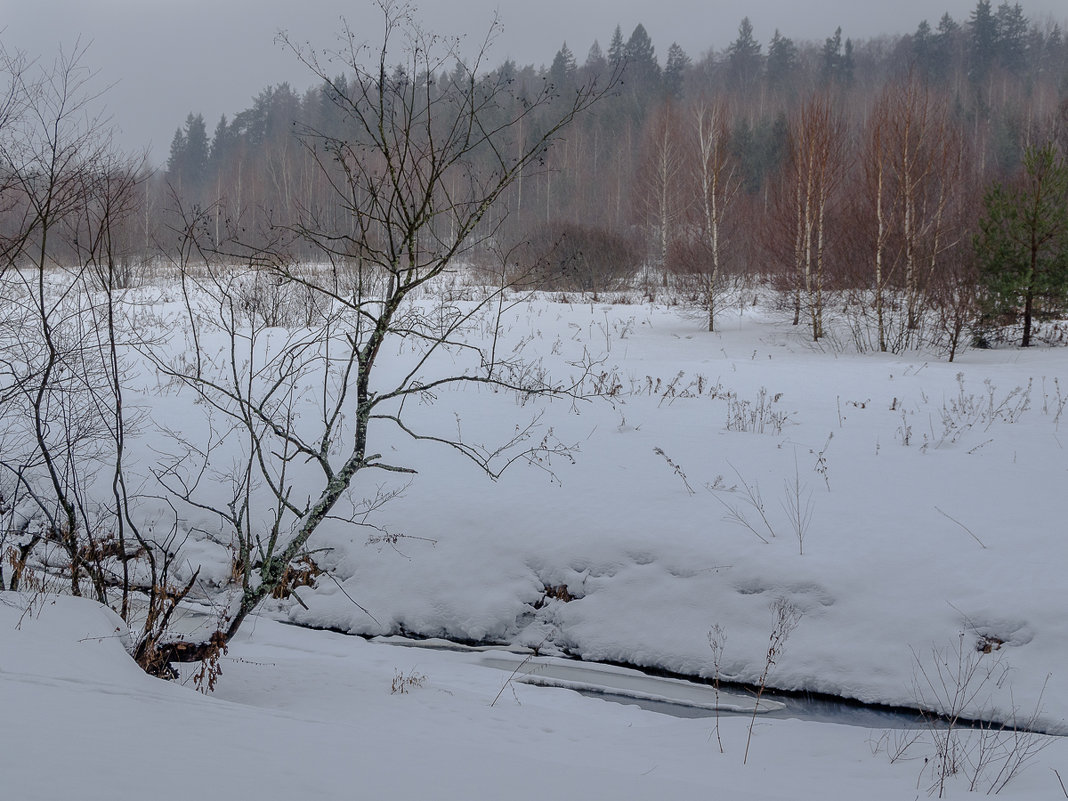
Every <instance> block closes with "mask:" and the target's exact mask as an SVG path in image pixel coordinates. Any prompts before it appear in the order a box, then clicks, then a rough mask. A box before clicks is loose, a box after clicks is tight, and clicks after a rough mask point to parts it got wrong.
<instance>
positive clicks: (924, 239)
mask: <svg viewBox="0 0 1068 801" xmlns="http://www.w3.org/2000/svg"><path fill="white" fill-rule="evenodd" d="M961 162H962V148H961V136H960V134H959V132H958V131H957V130H956V129H955V128H954V127H953V126H952V125H950V122H949V115H948V109H947V104H946V101H945V100H944V98H942V97H939V96H936V95H934V94H932V93H931V92H930V91H929V90H928V89H927V87H926V86H925V85H924V84H922V83H921V82H920V81H919V79H918V78H916V77H915V75H910V76H909V77H908V78H907V79H906V80H905V81H904V82H903V83H900V84H896V85H891V86H888V87H887V88H886V90H884V92H883V94H882V96H881V97H880V98H879V100H878V101H877V102H876V105H875V108H874V109H873V111H872V115H871V117H870V119H869V124H868V148H867V155H866V158H865V170H866V173H867V176H868V184H869V192H870V194H871V195H872V196H873V198H874V214H875V220H876V228H877V233H876V239H875V253H874V272H875V280H874V290H875V306H876V321H877V326H878V340H879V349H880V350H883V351H885V350H887V349H888V348H891V347H892V348H893V349H894V350H898V349H900V348H904V347H908V345H909V343H910V342H911V340H912V338H913V336H914V334H915V332H916V331H917V330H918V329H919V328H920V322H921V318H922V316H923V312H924V307H925V293H926V292H927V287H928V282H929V280H930V278H931V276H932V275H933V274H934V272H935V269H936V266H937V264H938V260H939V257H940V256H941V255H942V253H943V252H944V251H945V250H946V249H947V248H948V247H952V246H954V245H956V244H958V243H959V242H958V239H957V238H956V237H953V236H950V235H948V232H947V224H948V222H949V220H950V215H949V214H948V211H947V210H948V207H949V204H950V201H951V200H952V199H953V196H954V193H953V190H954V189H955V188H957V187H959V185H960V184H959V180H958V179H959V177H960V174H961ZM897 272H900V275H898V276H896V280H895V273H897ZM895 285H896V286H898V287H900V289H901V290H902V291H903V292H904V309H905V319H904V320H903V321H902V323H903V325H902V327H901V330H900V331H899V332H897V333H896V334H895V335H894V341H893V342H890V334H889V331H888V321H887V319H886V297H885V293H886V290H887V289H888V288H889V287H892V286H895Z"/></svg>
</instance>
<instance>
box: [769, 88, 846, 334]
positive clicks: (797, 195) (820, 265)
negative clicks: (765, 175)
mask: <svg viewBox="0 0 1068 801" xmlns="http://www.w3.org/2000/svg"><path fill="white" fill-rule="evenodd" d="M845 139H846V136H845V122H844V121H843V119H842V117H841V115H840V114H839V113H838V112H837V111H836V110H835V109H834V107H833V105H832V103H831V100H830V99H829V98H828V97H826V96H824V95H814V96H813V97H811V98H809V99H808V100H806V101H805V102H804V103H802V104H801V106H800V108H799V110H798V112H797V114H796V115H795V117H794V119H793V121H792V124H791V126H790V137H789V164H788V167H787V175H786V182H785V186H784V189H783V191H784V192H785V193H787V197H786V200H787V207H788V208H789V209H790V211H791V216H792V218H793V220H792V225H791V228H792V233H793V239H794V259H793V261H794V264H793V267H794V277H793V284H794V286H793V294H794V321H793V322H794V325H797V324H799V322H800V319H801V311H802V308H803V305H805V304H803V303H802V297H803V296H804V298H805V300H806V304H807V308H808V312H809V317H810V321H811V326H812V338H813V340H819V339H821V338H822V337H823V302H824V301H823V289H824V266H825V254H826V248H827V236H828V230H827V221H828V219H827V218H828V211H829V206H830V203H831V201H832V199H833V197H834V193H835V191H836V189H837V188H838V185H839V183H840V181H841V179H842V177H843V176H844V174H845V171H846V169H845V168H846V152H845Z"/></svg>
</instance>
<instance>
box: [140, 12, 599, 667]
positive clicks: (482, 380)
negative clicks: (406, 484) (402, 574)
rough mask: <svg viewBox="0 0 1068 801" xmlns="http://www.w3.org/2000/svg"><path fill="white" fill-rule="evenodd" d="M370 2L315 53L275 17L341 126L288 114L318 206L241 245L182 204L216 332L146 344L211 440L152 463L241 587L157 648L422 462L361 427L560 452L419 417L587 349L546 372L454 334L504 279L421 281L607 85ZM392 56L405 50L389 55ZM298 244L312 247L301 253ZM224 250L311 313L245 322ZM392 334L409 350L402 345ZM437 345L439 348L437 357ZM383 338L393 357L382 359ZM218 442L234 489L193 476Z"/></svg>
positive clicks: (539, 388)
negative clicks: (526, 87) (470, 389)
mask: <svg viewBox="0 0 1068 801" xmlns="http://www.w3.org/2000/svg"><path fill="white" fill-rule="evenodd" d="M380 8H381V10H382V12H383V19H384V27H383V34H382V38H381V40H380V42H379V44H378V45H377V46H369V45H365V44H361V43H360V42H359V41H358V40H357V38H356V35H355V34H354V33H353V32H352V31H351V30H350V29H348V28H347V27H346V28H343V29H342V31H341V34H340V37H339V40H340V46H339V47H338V48H337V49H336V50H334V51H331V52H328V53H327V54H326V55H319V54H317V52H316V51H313V50H311V49H309V48H306V47H302V46H300V45H297V44H295V43H293V42H291V41H290V40H289V39H288V38H285V37H283V42H284V43H285V44H286V45H287V46H288V47H289V48H290V50H291V51H292V52H293V53H294V55H295V56H296V57H297V58H298V59H299V60H300V61H301V62H302V63H303V64H304V65H305V66H306V67H308V69H309V70H310V71H311V73H312V74H313V75H314V76H315V77H316V79H317V80H319V81H321V82H322V85H323V86H324V87H325V89H324V91H326V92H327V93H328V95H329V98H330V100H331V101H332V102H333V103H334V105H335V106H336V109H337V111H338V112H339V113H340V114H341V116H342V118H343V119H344V121H345V124H344V125H343V126H340V129H341V130H342V131H343V133H338V132H337V131H334V130H331V131H325V130H318V129H315V128H311V127H304V128H302V129H301V130H300V131H299V142H300V143H301V145H302V146H303V147H304V149H305V151H306V152H307V153H308V154H309V155H310V157H311V158H312V159H314V161H315V164H316V165H317V169H318V170H319V171H320V173H321V175H322V178H323V181H324V183H325V184H326V185H327V186H328V187H329V189H330V192H331V195H332V197H331V201H330V202H331V207H330V208H324V207H323V206H322V205H321V204H317V205H315V206H304V207H301V208H299V209H298V212H297V217H296V219H295V221H293V222H284V221H283V222H276V223H273V224H269V225H268V228H267V231H268V232H269V233H270V234H271V236H273V237H274V238H273V240H272V244H271V245H270V247H246V246H243V245H242V244H241V242H240V237H237V238H234V239H231V240H229V241H227V242H221V243H220V242H214V241H212V239H211V236H210V232H211V227H212V224H211V223H212V221H211V218H210V215H207V214H204V213H201V214H200V215H199V216H198V215H197V214H192V215H189V220H188V227H187V229H186V237H185V240H186V242H188V243H190V244H189V248H188V249H187V250H186V251H185V252H187V253H189V254H190V255H193V256H195V257H196V261H198V262H201V263H200V264H198V265H197V269H196V270H195V271H194V270H192V269H186V270H184V271H183V282H184V283H183V285H184V286H185V287H186V290H185V291H186V298H187V311H186V316H187V320H188V323H187V325H188V327H189V332H190V335H191V336H192V337H193V341H194V342H195V343H200V344H201V345H203V343H206V342H208V341H213V342H215V343H219V342H221V343H223V344H222V346H221V347H215V348H211V347H200V348H198V351H197V356H196V359H195V360H194V362H193V363H189V362H188V361H187V360H183V359H178V360H175V359H173V358H171V357H170V356H169V355H168V354H166V353H164V352H162V351H159V350H154V351H152V352H151V354H150V355H151V356H152V358H154V359H155V361H156V363H157V364H158V366H159V367H160V368H161V369H163V370H164V371H166V372H167V373H168V374H169V375H170V376H171V377H172V378H173V379H175V380H176V381H178V382H179V383H180V384H181V385H182V386H184V387H185V389H186V390H188V391H191V392H192V393H193V394H194V396H195V397H197V398H199V399H200V400H201V402H202V405H203V407H204V408H205V409H207V410H210V412H211V414H212V415H213V416H214V419H215V420H216V421H217V424H214V428H213V429H212V430H213V431H214V432H215V433H214V434H213V438H212V441H211V442H208V443H201V444H200V445H198V446H197V448H196V450H195V452H194V451H192V450H191V451H189V452H188V453H187V454H186V456H185V457H184V458H181V459H179V460H177V461H175V462H174V463H172V464H171V465H169V466H168V467H167V468H166V469H165V470H164V471H163V472H162V473H161V474H160V478H161V480H163V481H164V482H165V483H166V484H167V485H168V486H169V487H170V488H171V490H172V491H173V492H174V493H175V495H176V496H178V497H179V498H181V499H183V500H184V501H186V502H188V503H191V504H193V505H197V506H200V507H201V508H202V509H208V510H210V511H212V512H214V513H215V514H217V515H218V518H219V520H220V521H221V523H222V524H223V527H224V528H228V529H229V530H230V536H231V537H232V540H233V543H234V556H233V560H234V564H233V570H232V574H233V576H234V581H235V587H234V591H233V592H232V594H231V597H230V600H229V603H228V606H227V608H226V609H225V611H224V613H223V615H222V617H221V619H220V620H219V623H218V627H217V630H216V631H215V632H213V633H212V635H211V636H210V637H209V639H208V640H207V641H203V642H199V643H188V642H181V641H171V642H161V643H159V644H158V654H159V658H160V659H161V660H165V661H191V660H199V659H203V658H210V657H211V656H212V655H213V654H217V653H218V650H219V649H220V648H223V647H225V645H226V643H227V642H228V641H229V640H230V638H231V637H233V635H234V634H235V633H236V632H237V630H238V629H239V627H240V626H241V624H242V622H243V621H244V620H245V618H246V617H247V616H248V615H249V613H251V612H252V610H253V609H255V608H256V606H257V604H259V603H260V602H261V601H262V600H263V599H264V598H266V597H267V596H269V595H271V594H275V593H285V592H287V590H288V589H290V585H289V584H288V583H287V582H290V581H291V580H292V577H293V575H294V571H293V570H292V568H293V566H294V563H295V562H297V561H298V560H300V559H302V558H303V559H308V558H310V552H309V550H308V549H309V541H310V540H311V538H312V536H313V535H314V534H315V532H316V530H317V529H319V527H320V526H321V525H322V524H323V523H324V521H326V520H327V519H329V518H333V519H341V520H345V521H348V522H349V523H357V524H360V523H363V524H367V525H372V526H373V518H372V522H370V523H368V522H367V520H368V515H370V513H371V512H373V511H374V510H375V509H376V508H377V507H378V505H379V504H380V503H381V502H382V501H383V500H385V499H387V498H388V497H389V494H390V493H389V492H388V491H387V492H385V493H384V494H382V493H380V492H378V491H377V490H374V491H371V492H370V494H369V496H368V497H367V498H366V499H365V500H362V501H361V500H358V499H354V498H353V496H352V495H351V494H350V488H352V487H353V484H354V482H355V481H356V480H357V478H359V477H363V476H364V475H365V474H375V473H377V474H379V475H382V474H386V475H397V474H400V475H405V474H411V473H414V472H415V471H414V470H413V469H412V468H411V467H409V466H407V465H404V464H395V463H392V462H390V461H388V460H387V459H386V458H385V457H384V456H383V455H382V453H379V452H376V451H375V450H373V449H372V445H371V443H372V442H373V441H377V442H381V441H382V437H384V436H397V435H399V436H404V437H409V438H412V439H414V440H417V441H423V442H434V443H438V444H441V445H444V446H446V447H448V448H452V449H453V450H455V451H457V452H459V453H460V454H462V455H463V456H464V457H466V458H468V459H469V460H471V461H472V462H473V463H475V464H476V465H477V466H478V467H479V468H481V469H482V470H483V471H485V472H486V473H487V474H488V475H489V476H491V477H496V476H498V475H500V472H501V471H502V470H503V469H505V468H506V467H508V466H509V465H511V464H513V463H515V462H516V461H517V460H524V459H527V460H534V459H535V458H543V457H546V456H551V455H552V454H557V455H561V456H562V455H565V454H566V452H567V449H566V448H565V447H564V446H563V445H562V444H560V443H557V442H556V441H555V439H553V438H552V437H551V434H550V433H548V432H546V433H544V434H540V435H538V436H535V433H534V432H535V424H536V421H532V422H531V424H530V425H528V426H523V425H520V426H519V427H518V428H517V429H516V431H515V433H514V434H513V435H511V437H510V438H507V441H506V442H504V443H501V444H500V445H497V446H483V445H480V444H477V443H473V442H470V441H468V440H466V439H464V438H463V436H462V435H460V434H459V433H457V432H456V431H453V432H451V433H449V432H444V431H440V430H434V429H425V428H421V427H420V426H419V424H418V422H417V421H416V420H414V419H413V418H412V415H411V407H412V406H413V405H417V403H418V402H430V401H432V400H433V399H434V397H435V395H436V393H437V392H439V391H440V390H442V389H444V388H447V387H452V386H458V385H464V384H483V385H492V386H494V387H496V388H498V389H500V390H504V391H512V392H515V393H518V394H519V395H520V396H522V397H530V396H532V395H538V394H548V395H559V394H574V393H576V392H578V391H580V386H581V381H582V378H583V375H584V370H585V369H587V368H589V366H590V365H589V364H585V365H579V366H578V367H579V373H578V375H576V376H574V377H572V378H569V379H567V380H564V381H553V380H552V379H550V377H549V376H547V375H546V374H545V373H544V371H542V370H541V369H540V368H538V367H537V366H536V365H534V364H530V363H527V362H525V361H524V360H522V359H521V358H520V357H519V356H516V355H509V356H507V357H505V356H503V355H502V354H501V353H499V352H497V350H496V348H495V346H494V343H495V342H496V339H497V337H496V335H493V336H490V337H488V339H487V338H483V337H481V336H480V337H479V338H478V339H477V340H476V339H467V338H465V335H466V332H467V331H468V329H469V328H470V327H471V326H472V325H475V324H476V323H477V324H479V325H488V326H489V327H490V329H491V330H492V328H493V326H494V325H495V324H496V323H495V322H494V315H495V314H496V313H497V312H498V311H499V310H500V309H501V305H500V303H499V301H501V300H502V299H503V295H502V294H501V293H502V292H503V291H504V289H505V287H503V286H499V287H497V289H496V290H494V291H490V292H489V293H488V295H487V296H486V297H484V298H483V299H482V300H481V301H480V302H474V303H473V304H472V305H470V306H465V307H463V308H461V307H459V306H456V305H454V304H452V303H450V302H449V301H448V299H447V298H443V297H440V296H439V297H436V298H431V299H427V293H429V292H431V290H432V289H433V286H434V282H435V281H436V280H437V279H440V278H441V277H442V276H444V275H445V274H447V273H448V272H449V271H451V270H454V269H456V265H457V264H458V263H459V262H461V261H462V260H463V259H464V258H465V256H466V255H468V254H470V253H471V252H472V251H473V250H475V249H476V248H479V247H480V246H484V245H486V244H487V243H488V242H489V241H491V240H492V238H493V237H494V234H495V231H496V228H495V226H494V225H491V224H487V219H489V216H488V212H489V211H490V210H491V208H493V206H494V204H496V203H497V202H498V201H499V200H500V199H501V197H502V194H503V193H504V191H505V190H506V189H507V188H508V187H509V186H510V185H511V184H513V183H514V182H516V181H518V179H519V176H520V175H521V173H522V170H523V169H524V167H526V166H527V165H529V164H530V163H532V162H533V161H534V160H535V159H537V158H538V157H539V156H540V154H542V153H543V152H544V151H545V148H546V147H547V145H548V144H549V143H550V142H551V141H552V140H553V139H554V138H555V137H556V136H557V134H558V133H559V132H560V131H561V130H562V129H563V127H564V126H565V125H567V124H568V123H569V122H570V121H571V120H572V119H573V118H574V117H575V115H577V114H579V113H581V112H582V111H583V110H585V109H586V108H588V107H589V106H590V105H591V104H592V103H594V102H596V100H597V99H598V98H599V97H600V96H601V95H602V94H603V91H604V88H603V87H598V86H596V85H593V84H590V85H586V86H583V87H581V88H578V89H576V90H575V91H574V92H573V93H572V94H571V95H569V96H568V97H567V98H565V101H566V102H563V103H561V102H560V98H555V97H553V95H552V94H551V93H550V92H549V91H548V90H546V92H545V94H543V95H541V96H537V97H533V98H531V97H527V98H523V99H520V98H516V97H514V96H513V95H512V93H511V88H510V83H509V82H508V81H507V80H506V79H505V78H504V77H502V76H500V75H499V74H496V73H487V74H486V75H485V76H484V77H483V73H484V70H483V63H482V62H483V59H484V57H485V55H486V52H487V48H488V45H489V42H490V40H491V39H492V36H493V35H494V33H495V31H496V24H494V25H493V26H491V28H490V32H489V35H488V36H487V39H486V40H485V42H484V43H483V45H482V46H481V47H480V48H479V49H478V51H477V52H476V55H475V57H474V60H473V61H472V62H465V61H464V60H463V59H462V58H461V56H462V53H461V43H460V42H459V41H455V40H449V39H445V38H441V37H438V36H433V35H430V34H427V33H426V32H424V31H423V30H422V29H421V28H420V27H419V25H418V24H417V22H416V21H415V20H414V19H413V17H412V14H411V11H410V9H409V8H408V7H407V6H403V5H395V4H393V3H390V2H383V3H381V4H380ZM398 58H402V59H403V62H402V63H401V67H400V68H396V69H394V68H387V64H388V63H391V62H392V63H396V59H398ZM341 72H345V73H348V74H349V75H350V77H349V78H348V79H347V80H345V81H344V82H343V83H342V82H339V81H338V80H337V78H335V77H334V76H337V75H338V74H339V73H341ZM550 102H552V103H553V104H554V105H552V106H550V105H549V104H550ZM545 108H555V109H556V112H555V116H554V117H553V119H552V122H551V124H548V125H544V126H543V127H542V128H541V129H540V131H541V132H540V134H539V135H537V136H533V135H531V134H530V132H529V129H528V130H526V131H524V132H523V133H524V134H525V136H526V138H525V139H524V140H522V147H521V148H519V147H517V142H516V137H517V136H518V135H519V133H520V126H521V124H522V123H523V121H524V120H525V119H527V118H528V117H529V116H530V115H531V114H532V113H533V112H534V111H535V110H539V111H540V110H544V109H545ZM476 156H477V158H476ZM497 219H499V218H497ZM333 220H339V221H340V223H341V224H340V225H334V224H332V221H333ZM308 252H310V253H312V254H314V260H315V262H317V264H318V266H316V267H309V266H307V265H306V264H305V263H304V262H302V261H301V260H300V259H298V258H296V257H295V254H296V253H308ZM224 255H225V256H228V260H229V263H230V264H232V263H233V259H234V258H237V257H240V258H242V259H244V265H245V267H247V268H252V269H253V270H260V271H266V273H267V274H269V275H270V276H271V278H272V279H273V281H275V282H276V283H278V284H279V285H280V286H283V287H288V288H290V289H292V290H293V291H298V292H302V293H307V294H308V296H309V297H311V298H314V299H315V302H316V309H318V311H317V312H315V313H313V314H311V315H310V316H309V320H308V324H307V325H305V326H301V327H296V328H290V329H288V330H284V331H279V330H277V329H270V328H267V327H265V326H263V325H262V324H258V323H256V322H255V321H254V320H251V319H250V318H249V317H248V315H247V313H246V309H244V308H243V307H242V303H241V300H240V297H241V296H240V293H239V292H238V291H236V290H237V289H238V288H239V286H240V284H241V282H242V281H245V280H247V275H243V274H242V272H241V271H240V270H234V269H232V268H231V267H230V266H229V265H228V264H227V263H226V262H225V261H224V260H221V257H222V256H224ZM186 266H189V265H188V264H187V265H186ZM502 274H503V271H502ZM486 315H489V316H488V317H487V316H486ZM487 341H488V342H489V344H482V343H484V342H487ZM398 348H399V349H400V352H402V353H404V354H407V355H405V356H398V355H397V354H398ZM445 352H448V353H449V354H450V356H449V358H438V357H439V356H442V355H444V353H445ZM386 353H388V354H389V356H388V359H389V361H388V364H389V368H388V369H386V368H383V366H382V364H383V358H384V354H386ZM391 430H392V434H390V431H391ZM539 437H540V438H539ZM223 442H227V443H233V442H237V443H239V444H240V447H241V449H242V452H243V453H244V454H245V459H244V461H243V462H242V463H241V465H240V466H239V469H237V470H231V471H229V474H230V476H231V482H232V483H231V488H232V492H228V500H227V501H226V502H224V503H221V504H220V503H219V502H218V501H212V500H210V496H206V495H205V494H204V493H203V492H202V490H203V489H204V487H203V485H202V483H201V482H203V481H205V476H206V475H208V473H210V471H211V470H212V469H213V468H212V463H211V458H212V453H213V451H214V450H215V449H216V448H217V447H218V446H219V445H220V444H221V443H223ZM206 498H208V499H206Z"/></svg>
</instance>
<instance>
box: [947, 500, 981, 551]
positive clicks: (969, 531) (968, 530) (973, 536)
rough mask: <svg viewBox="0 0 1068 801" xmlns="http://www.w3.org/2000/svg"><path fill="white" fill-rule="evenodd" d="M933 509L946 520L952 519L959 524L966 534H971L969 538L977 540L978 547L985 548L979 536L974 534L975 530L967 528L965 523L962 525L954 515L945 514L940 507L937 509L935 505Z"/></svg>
mask: <svg viewBox="0 0 1068 801" xmlns="http://www.w3.org/2000/svg"><path fill="white" fill-rule="evenodd" d="M935 511H936V512H938V513H939V514H940V515H942V516H943V517H945V518H947V519H948V520H952V521H953V522H954V523H956V524H957V525H958V526H960V527H961V528H962V529H964V530H965V531H967V532H968V534H969V536H971V538H972V539H973V540H975V541H976V542H978V543H979V547H980V548H983V549H985V548H986V546H985V545H984V544H983V541H982V540H981V539H979V538H978V537H977V536H975V532H973V531H972V530H971V529H970V528H968V527H967V526H966V525H964V524H963V523H962V522H960V521H959V520H957V518H955V517H952V516H951V515H947V514H946V513H945V512H943V511H942V510H941V509H939V508H938V507H937V506H936V507H935Z"/></svg>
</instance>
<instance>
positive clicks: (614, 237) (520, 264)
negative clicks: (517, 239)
mask: <svg viewBox="0 0 1068 801" xmlns="http://www.w3.org/2000/svg"><path fill="white" fill-rule="evenodd" d="M516 253H517V258H516V260H515V264H514V266H513V267H512V269H514V270H515V271H516V274H515V275H514V276H513V279H515V280H516V281H517V282H518V283H520V284H522V285H525V286H528V287H530V288H532V289H544V290H551V291H557V292H593V293H596V292H611V291H616V290H619V289H622V288H624V287H625V286H626V285H627V283H628V282H629V281H630V279H631V278H632V277H633V276H634V274H635V273H636V272H637V270H638V267H639V266H640V263H641V256H640V250H639V249H638V248H637V247H636V246H635V244H634V243H633V242H632V241H631V240H630V239H629V238H627V237H626V236H623V235H621V234H618V233H615V232H613V231H609V230H607V229H604V228H599V227H596V226H590V225H579V224H578V223H568V222H555V223H549V224H546V225H543V226H541V227H540V228H538V229H537V230H536V231H535V232H534V234H533V235H532V236H531V237H530V239H529V240H527V242H525V243H524V244H523V245H522V246H520V247H519V248H518V249H517V251H516Z"/></svg>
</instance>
